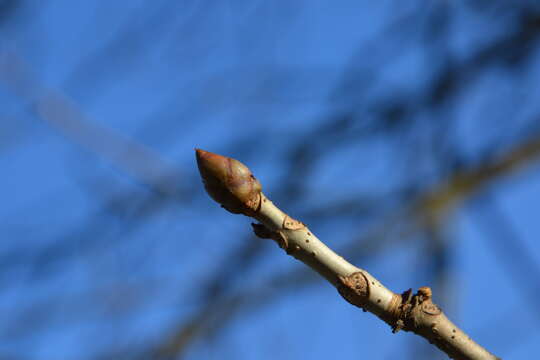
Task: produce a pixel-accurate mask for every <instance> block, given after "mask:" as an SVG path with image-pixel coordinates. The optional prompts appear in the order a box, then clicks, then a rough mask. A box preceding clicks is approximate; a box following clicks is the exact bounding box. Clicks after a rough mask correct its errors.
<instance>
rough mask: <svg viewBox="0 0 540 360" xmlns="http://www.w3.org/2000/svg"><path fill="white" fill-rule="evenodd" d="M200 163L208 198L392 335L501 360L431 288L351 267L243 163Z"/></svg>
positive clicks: (211, 159)
mask: <svg viewBox="0 0 540 360" xmlns="http://www.w3.org/2000/svg"><path fill="white" fill-rule="evenodd" d="M196 156H197V163H198V166H199V171H200V173H201V177H202V179H203V182H204V185H205V189H206V191H207V192H208V194H209V195H210V196H211V197H212V198H213V199H214V200H215V201H216V202H218V203H219V204H221V206H222V207H223V208H225V209H226V210H228V211H230V212H232V213H234V214H244V215H246V216H249V217H252V218H254V219H256V220H258V221H259V222H260V223H258V224H252V226H253V230H254V232H255V234H256V235H257V236H259V237H261V238H270V239H273V240H275V241H276V242H277V243H278V245H279V246H280V247H281V248H282V249H284V250H285V251H286V252H287V254H289V255H292V256H293V257H295V258H296V259H298V260H300V261H302V262H303V263H305V264H306V265H308V266H309V267H311V268H312V269H314V270H315V271H317V272H318V273H319V274H320V275H321V276H323V277H324V278H325V279H326V280H328V282H330V283H331V284H332V285H334V286H335V287H336V288H337V290H338V292H339V293H340V294H341V296H343V298H344V299H345V300H347V301H348V302H349V303H351V304H353V305H355V306H357V307H360V308H361V309H363V310H364V311H369V312H371V313H373V314H375V315H377V316H378V317H379V318H380V319H382V320H383V321H385V322H386V323H387V324H389V325H390V326H391V328H392V332H394V333H395V332H398V331H399V330H404V331H411V332H414V333H415V334H417V335H420V336H422V337H424V338H425V339H426V340H428V341H429V342H430V343H432V344H434V345H436V346H437V347H438V348H439V349H441V350H442V351H443V352H445V353H446V354H448V356H450V357H451V358H453V359H461V360H465V359H497V358H496V357H495V356H494V355H492V354H491V353H489V352H488V351H487V350H486V349H484V348H483V347H482V346H480V345H479V344H477V343H476V342H474V341H473V340H472V339H471V338H470V337H469V336H467V334H465V333H464V332H463V331H462V330H460V329H459V328H458V327H457V326H456V325H455V324H453V323H452V322H451V321H450V320H449V319H448V318H447V317H446V316H445V315H444V313H443V312H442V310H441V309H440V308H439V307H438V306H437V305H436V304H434V303H433V302H432V292H431V289H430V288H429V287H421V288H420V289H418V291H417V292H416V294H414V295H413V293H412V290H411V289H409V290H406V291H405V292H403V293H402V294H397V293H394V292H392V291H390V290H389V289H387V288H386V287H384V285H382V284H381V283H380V282H379V281H378V280H377V279H375V278H374V277H373V276H372V275H371V274H369V273H368V272H367V271H365V270H363V269H360V268H358V267H356V266H354V265H352V264H351V263H349V262H347V261H346V260H345V259H344V258H343V257H341V256H339V255H338V254H336V253H335V252H333V251H332V250H331V249H330V248H328V247H327V246H326V245H325V244H324V243H323V242H322V241H320V240H319V239H318V238H317V237H316V236H315V235H314V234H312V233H311V231H310V230H309V229H308V227H307V226H306V225H305V224H304V223H302V222H300V221H298V220H295V219H293V218H292V217H290V216H289V215H287V214H285V213H284V212H283V211H281V210H280V209H279V208H278V207H277V206H275V205H274V204H273V203H272V202H271V201H270V200H269V199H268V198H267V197H266V196H265V195H264V194H263V193H262V186H261V184H260V183H259V181H258V180H257V179H256V178H255V177H254V176H253V175H252V173H251V171H250V170H249V169H248V168H247V167H246V166H245V165H244V164H242V163H241V162H239V161H237V160H235V159H231V158H228V157H224V156H221V155H217V154H214V153H211V152H207V151H204V150H200V149H196Z"/></svg>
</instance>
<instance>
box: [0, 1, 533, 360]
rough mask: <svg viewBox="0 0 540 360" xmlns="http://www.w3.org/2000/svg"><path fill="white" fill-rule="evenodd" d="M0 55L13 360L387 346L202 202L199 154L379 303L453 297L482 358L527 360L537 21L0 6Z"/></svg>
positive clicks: (520, 7) (483, 15)
mask: <svg viewBox="0 0 540 360" xmlns="http://www.w3.org/2000/svg"><path fill="white" fill-rule="evenodd" d="M0 29H1V30H2V35H0V98H1V99H2V102H1V103H2V113H1V116H2V118H3V121H1V122H0V161H2V165H3V167H2V169H3V174H4V176H3V177H2V183H0V184H1V185H2V186H0V189H1V191H2V193H1V196H2V199H4V203H5V206H3V207H2V209H0V211H1V212H0V219H1V221H0V235H1V236H2V239H3V240H2V241H3V248H2V251H1V252H0V269H1V270H2V271H0V274H1V275H0V286H2V293H3V294H4V295H3V296H2V299H0V311H1V315H2V319H4V321H3V323H2V324H0V353H1V354H6V355H5V356H6V358H14V359H19V358H20V359H49V358H51V359H52V358H66V357H68V358H72V359H115V358H123V359H131V358H133V359H138V358H149V357H151V358H155V359H176V358H197V359H201V358H215V357H218V356H219V358H227V357H230V358H235V359H241V358H253V357H257V358H266V357H268V358H275V357H276V356H279V357H282V358H314V359H315V358H327V357H328V356H329V355H330V354H334V355H335V349H333V348H332V346H329V345H328V341H319V340H317V339H326V340H328V339H333V340H332V341H330V343H333V342H334V343H335V341H338V339H335V334H333V332H332V329H333V328H335V327H336V326H339V327H342V328H343V327H344V328H348V329H349V332H350V334H351V335H350V339H339V342H340V344H343V345H342V348H341V351H342V354H343V356H357V355H358V354H360V353H362V354H363V355H365V356H369V349H368V348H369V347H370V346H373V347H376V346H377V344H382V343H384V344H385V346H386V347H388V344H389V343H392V342H389V339H388V336H390V335H389V331H388V329H383V330H381V331H378V327H377V326H378V325H376V324H375V322H371V320H370V319H369V318H368V317H363V319H365V321H362V322H361V323H362V325H361V326H362V328H360V327H359V326H360V325H358V321H354V322H349V321H348V319H349V318H350V317H352V316H362V315H358V314H356V312H355V309H353V308H352V307H351V308H349V307H347V306H345V305H343V304H341V301H340V300H339V299H337V298H336V297H335V292H334V291H333V290H332V289H331V288H329V287H327V286H326V285H324V283H323V282H321V281H318V279H317V277H316V276H314V275H312V274H311V273H309V271H307V270H305V269H304V268H303V267H302V266H300V265H299V264H295V263H291V262H290V261H289V259H286V258H285V259H283V256H281V254H280V253H279V251H278V250H277V249H276V248H275V246H273V244H270V243H269V242H264V241H261V240H259V239H256V238H254V236H253V235H252V234H250V233H248V232H247V231H246V230H245V228H246V226H245V224H244V223H242V220H241V219H239V218H235V217H232V218H231V217H228V216H226V214H222V212H221V211H220V209H218V208H217V207H215V205H214V204H212V203H210V202H209V201H208V200H207V198H206V196H205V194H204V193H203V191H202V190H201V186H200V180H199V178H198V175H197V173H196V167H195V164H194V163H193V161H192V150H193V148H194V147H196V146H197V147H203V148H208V149H209V150H212V151H216V152H220V153H223V154H226V155H229V156H232V157H237V158H241V159H242V161H245V163H246V164H248V165H249V166H250V168H251V169H252V170H253V171H254V173H255V175H256V176H258V177H259V178H261V179H263V180H264V184H268V185H266V188H265V189H264V191H265V192H267V193H269V194H271V196H272V199H273V200H274V201H275V202H276V203H277V204H279V206H280V207H282V208H283V209H285V210H287V211H288V212H290V213H294V214H297V216H298V218H299V219H301V220H303V221H305V222H306V223H309V224H314V225H313V227H314V230H315V231H317V234H319V235H320V237H321V238H322V239H325V241H328V242H329V244H330V245H331V246H332V247H333V248H336V249H337V250H338V251H339V252H340V253H343V254H347V257H348V258H349V260H350V261H353V262H354V263H356V264H358V265H360V266H365V267H369V268H370V270H371V269H373V271H374V274H376V275H377V276H378V277H379V276H380V277H381V278H382V279H384V280H385V282H388V286H389V287H391V288H392V289H394V290H399V289H404V287H405V286H410V284H411V283H413V284H415V286H422V285H429V286H431V287H433V288H435V289H436V293H440V294H444V298H441V299H435V301H436V302H437V303H441V304H442V305H443V307H444V308H445V311H446V312H449V313H450V314H451V315H452V317H453V318H456V321H458V319H459V318H460V317H461V321H459V323H460V324H461V323H463V324H464V326H463V327H464V329H465V330H469V329H484V330H482V331H480V330H479V331H480V334H482V335H480V336H487V340H486V341H485V342H484V341H482V338H479V339H478V340H479V342H481V343H483V344H485V346H486V347H487V348H489V349H490V350H492V351H493V352H494V353H500V354H502V355H503V357H504V358H511V357H513V356H515V357H520V356H519V355H520V354H521V355H523V354H528V353H529V352H530V349H531V348H532V347H533V346H534V344H535V343H537V341H538V336H539V334H538V331H536V330H535V329H536V326H535V325H534V322H533V321H532V320H530V319H531V318H535V317H536V316H538V314H537V311H535V309H534V306H532V305H533V304H534V296H535V294H536V293H538V291H540V290H539V289H538V286H536V284H537V282H535V281H534V280H531V279H536V278H535V275H534V274H537V273H538V271H539V270H538V260H539V258H540V253H539V251H538V250H539V247H538V245H537V244H536V243H535V242H534V239H535V234H536V233H537V232H538V231H539V230H540V229H538V225H537V219H536V216H535V214H536V213H537V210H538V209H537V203H538V195H539V192H538V186H537V184H538V181H536V180H537V179H536V177H537V175H538V165H537V164H538V162H537V160H538V158H539V157H538V155H540V105H539V103H538V102H537V101H536V99H537V98H538V92H539V90H540V89H539V87H538V84H539V81H538V79H540V67H539V66H538V65H539V64H540V58H539V39H540V8H539V7H538V4H537V2H535V1H520V2H514V3H508V2H505V1H490V2H486V1H482V0H475V1H470V2H468V3H467V4H457V3H450V2H441V3H437V4H429V5H426V4H425V3H422V2H413V3H408V4H403V3H399V2H390V3H388V4H371V3H370V4H368V3H357V2H346V3H343V4H342V5H341V6H339V7H337V6H333V7H329V6H328V5H327V4H323V3H319V2H306V1H301V2H294V3H291V4H288V3H285V2H283V3H281V2H276V3H265V2H252V3H249V4H247V3H246V4H244V3H242V2H238V3H229V2H223V3H219V4H213V3H204V2H202V3H201V2H190V1H185V2H174V1H170V0H162V1H158V2H155V3H152V4H144V3H142V2H141V3H139V2H133V3H131V4H129V5H128V4H122V5H120V4H109V3H106V2H101V1H98V2H93V3H87V4H86V3H85V4H83V3H80V2H79V3H78V4H75V3H73V2H68V1H60V2H51V1H44V2H42V3H40V7H39V8H38V7H36V5H35V3H33V2H29V1H8V0H4V1H0ZM59 134H61V136H58V135H59ZM314 139H316V140H314ZM350 193H353V194H354V195H353V196H349V195H347V194H350ZM320 194H324V195H325V196H323V197H321V196H320ZM321 198H322V200H321ZM209 218H210V219H212V222H211V223H209V222H208V219H209ZM336 229H339V231H336ZM330 234H332V236H330ZM218 241H219V242H223V241H227V242H228V244H227V246H226V248H228V250H227V251H225V252H223V251H222V250H221V249H222V248H223V246H219V247H218V246H216V245H215V244H216V242H218ZM497 289H498V290H497ZM500 289H515V291H512V290H508V291H506V290H500ZM518 289H519V290H518ZM493 292H496V293H497V297H496V301H495V300H494V299H493V297H492V296H490V297H489V299H488V298H487V296H488V295H487V294H493ZM519 293H524V294H526V295H525V296H524V297H521V296H519ZM486 302H489V304H486ZM524 303H526V304H525V305H524ZM321 309H324V310H321ZM515 309H520V310H519V311H520V312H521V315H520V317H522V318H526V319H527V320H523V319H520V320H518V319H517V318H515V317H511V316H510V317H504V316H502V315H501V317H500V318H501V319H502V320H500V321H503V322H504V326H493V323H494V319H492V318H491V317H490V316H491V315H490V314H493V313H494V312H496V311H497V312H498V311H499V310H501V312H504V311H506V312H505V313H508V312H509V313H512V311H516V310H515ZM315 311H316V312H317V314H318V316H317V317H316V319H317V320H316V321H315V318H314V317H313V316H311V315H312V314H313V312H315ZM320 312H322V313H320ZM509 318H510V320H508V319H509ZM512 322H513V323H512ZM485 324H490V325H485ZM495 324H497V322H495ZM516 324H519V325H522V326H524V327H526V328H527V330H526V333H527V334H528V335H529V336H523V337H520V339H516V340H515V341H513V342H511V343H512V345H511V346H506V347H503V345H502V344H501V343H502V342H503V341H502V340H501V339H505V338H508V337H512V333H511V331H510V329H512V328H516V327H518V326H517V325H516ZM364 326H365V327H364ZM483 326H485V327H483ZM486 328H497V329H498V330H497V331H498V335H494V334H486V330H485V329H486ZM303 331H308V332H309V333H310V337H309V338H306V339H302V340H298V338H297V337H294V336H293V334H296V333H299V332H303ZM359 333H361V334H364V335H363V336H364V337H363V338H362V341H360V342H359V341H358V336H357V334H359ZM471 335H473V336H474V335H475V334H474V333H472V334H471ZM314 339H315V340H316V341H314V342H312V341H311V342H310V340H314ZM334 340H335V341H334ZM391 340H392V341H395V342H396V343H395V345H392V348H390V347H388V357H393V356H394V355H395V354H394V352H395V351H397V349H400V348H403V344H400V343H399V342H400V341H405V342H407V345H405V346H406V347H407V348H408V349H410V352H408V353H407V355H408V356H409V357H411V358H415V359H418V358H437V356H438V354H433V353H431V352H430V348H429V347H427V346H423V344H422V343H421V342H417V340H415V339H409V338H406V339H400V340H397V339H396V338H392V339H391ZM306 343H310V346H309V349H310V350H309V351H311V353H306V352H305V351H306V350H305V349H306V346H305V344H306ZM325 343H326V345H325ZM28 344H32V346H31V347H29V346H28ZM51 344H54V346H51ZM247 344H250V345H249V346H250V349H246V348H245V347H246V346H248V345H247ZM276 344H279V346H278V345H276ZM367 344H370V346H368V345H367ZM392 344H393V343H392ZM393 346H395V347H393ZM499 346H500V347H501V349H502V351H498V347H499ZM400 355H403V354H402V353H400ZM2 356H3V355H2Z"/></svg>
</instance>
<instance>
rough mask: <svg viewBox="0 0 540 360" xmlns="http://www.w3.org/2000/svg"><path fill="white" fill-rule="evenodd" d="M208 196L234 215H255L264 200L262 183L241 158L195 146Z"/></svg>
mask: <svg viewBox="0 0 540 360" xmlns="http://www.w3.org/2000/svg"><path fill="white" fill-rule="evenodd" d="M195 152H196V156H197V165H198V166H199V172H200V173H201V177H202V180H203V183H204V187H205V189H206V192H208V195H210V197H212V199H214V200H215V201H216V202H218V203H219V204H221V205H222V206H223V207H224V208H225V209H226V210H228V211H230V212H232V213H234V214H245V215H251V214H253V212H254V211H257V210H258V208H259V205H260V200H261V190H262V187H261V184H260V183H259V181H258V180H257V179H256V178H255V177H254V176H253V174H251V171H250V170H249V169H248V168H247V166H245V165H244V164H242V163H241V162H240V161H238V160H235V159H232V158H229V157H226V156H221V155H218V154H214V153H211V152H209V151H204V150H201V149H195Z"/></svg>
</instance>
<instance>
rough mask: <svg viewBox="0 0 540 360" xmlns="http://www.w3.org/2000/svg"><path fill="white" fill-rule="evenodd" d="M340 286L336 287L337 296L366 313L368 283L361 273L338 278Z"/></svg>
mask: <svg viewBox="0 0 540 360" xmlns="http://www.w3.org/2000/svg"><path fill="white" fill-rule="evenodd" d="M339 280H340V282H341V285H339V286H338V287H337V290H338V292H339V294H340V295H341V296H342V297H343V298H344V299H345V300H347V302H348V303H350V304H352V305H354V306H357V307H359V308H361V309H362V310H364V311H366V309H365V306H366V304H367V303H368V300H369V281H368V279H367V278H366V276H365V275H364V273H362V272H361V271H358V272H354V273H352V274H350V275H347V276H339Z"/></svg>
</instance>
